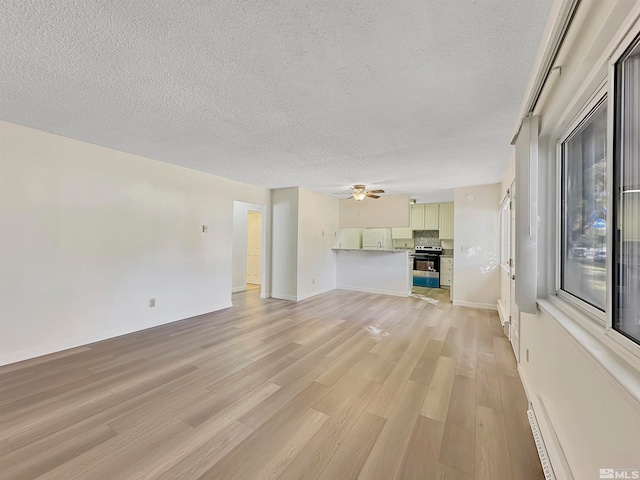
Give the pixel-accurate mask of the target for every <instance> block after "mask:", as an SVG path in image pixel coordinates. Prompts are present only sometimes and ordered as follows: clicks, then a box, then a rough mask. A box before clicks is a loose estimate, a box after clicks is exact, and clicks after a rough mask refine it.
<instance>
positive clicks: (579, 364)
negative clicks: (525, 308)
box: [520, 312, 640, 480]
mask: <svg viewBox="0 0 640 480" xmlns="http://www.w3.org/2000/svg"><path fill="white" fill-rule="evenodd" d="M520 323H521V330H520V338H521V343H520V352H521V361H522V363H521V365H520V367H521V372H522V374H523V376H524V379H525V381H526V385H525V386H526V388H527V391H528V392H527V393H528V395H529V396H530V397H532V400H533V402H534V408H535V409H536V412H537V416H538V417H540V415H541V410H542V408H544V410H546V412H547V414H548V416H549V420H550V421H551V424H552V425H553V430H554V433H555V435H557V438H558V441H559V443H560V448H561V449H562V452H563V453H564V455H565V457H566V460H567V462H568V464H569V467H570V470H571V472H572V474H573V478H574V479H576V480H578V479H583V478H585V479H587V478H598V471H599V469H600V468H618V469H623V468H635V469H640V453H639V452H640V409H639V408H638V405H635V406H634V405H633V403H632V402H629V399H628V396H625V395H623V394H621V393H620V391H619V390H617V389H616V388H614V386H613V385H612V379H611V377H610V376H609V375H606V374H604V373H603V372H602V371H601V370H600V369H599V368H597V367H596V366H595V364H594V362H593V358H591V359H590V358H589V354H588V353H587V352H586V351H585V350H584V349H583V348H581V347H580V346H578V344H577V343H576V342H575V341H573V340H572V338H571V336H570V335H569V334H568V333H566V331H564V329H563V328H562V327H561V326H560V325H559V324H558V322H556V321H555V320H554V319H553V318H552V317H551V316H549V315H547V314H546V313H543V312H540V313H539V314H538V315H528V314H522V317H521V321H520ZM527 350H529V355H528V357H529V359H528V360H527V354H526V352H527ZM545 441H546V440H545ZM559 478H562V477H559Z"/></svg>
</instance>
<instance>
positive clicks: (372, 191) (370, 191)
mask: <svg viewBox="0 0 640 480" xmlns="http://www.w3.org/2000/svg"><path fill="white" fill-rule="evenodd" d="M367 193H384V190H369V191H368V192H367Z"/></svg>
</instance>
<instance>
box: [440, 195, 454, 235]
mask: <svg viewBox="0 0 640 480" xmlns="http://www.w3.org/2000/svg"><path fill="white" fill-rule="evenodd" d="M440 238H441V239H443V238H445V239H452V238H453V203H441V204H440Z"/></svg>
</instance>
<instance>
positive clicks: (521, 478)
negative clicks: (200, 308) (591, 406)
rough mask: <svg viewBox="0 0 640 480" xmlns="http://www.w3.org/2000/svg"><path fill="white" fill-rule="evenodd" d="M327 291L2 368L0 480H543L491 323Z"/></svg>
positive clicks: (440, 309) (242, 304)
mask: <svg viewBox="0 0 640 480" xmlns="http://www.w3.org/2000/svg"><path fill="white" fill-rule="evenodd" d="M422 293H425V294H426V295H428V296H429V297H431V298H433V299H437V300H438V301H439V303H437V304H434V303H432V302H429V301H425V300H422V299H417V298H400V297H391V296H384V295H374V294H367V293H359V292H349V291H333V292H330V293H327V294H324V295H319V296H316V297H313V298H311V299H308V300H305V301H302V302H298V303H293V302H286V301H281V300H275V299H267V300H264V299H260V298H259V290H257V289H255V288H251V289H249V290H248V291H247V292H242V293H237V294H234V296H233V303H234V307H233V308H230V309H227V310H224V311H221V312H216V313H213V314H209V315H203V316H200V317H196V318H193V319H189V320H184V321H181V322H176V323H173V324H170V325H165V326H161V327H157V328H153V329H150V330H146V331H143V332H138V333H133V334H130V335H126V336H122V337H119V338H115V339H111V340H106V341H104V342H99V343H95V344H92V345H88V346H85V347H80V348H76V349H73V350H69V351H66V352H61V353H58V354H53V355H49V356H46V357H41V358H37V359H33V360H29V361H25V362H21V363H18V364H13V365H8V366H5V367H1V368H0V477H1V478H2V479H34V478H42V479H65V480H71V479H91V480H96V479H108V480H115V479H200V478H202V479H214V478H215V479H261V480H262V479H277V478H281V479H294V478H295V479H315V478H320V479H323V480H337V479H352V478H360V479H380V480H392V479H421V480H429V479H438V480H457V479H460V480H463V479H464V480H470V479H478V480H484V479H486V480H514V479H515V480H529V479H536V480H539V479H543V478H544V476H543V474H542V469H541V467H540V462H539V460H538V457H537V453H536V449H535V445H534V443H533V439H532V435H531V432H530V430H529V426H528V422H527V417H526V409H527V402H526V398H525V395H524V392H523V389H522V385H521V383H520V379H519V378H518V376H517V371H516V368H515V360H514V357H513V355H512V352H511V349H510V348H509V343H508V340H507V339H506V338H505V337H504V335H503V334H502V331H501V328H500V324H499V321H498V318H497V315H496V314H495V313H493V312H488V311H483V310H474V309H468V308H460V307H454V306H452V305H451V304H450V303H449V301H448V294H449V292H448V290H431V289H424V290H423V291H422Z"/></svg>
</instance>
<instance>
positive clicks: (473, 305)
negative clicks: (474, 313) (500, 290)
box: [453, 300, 498, 312]
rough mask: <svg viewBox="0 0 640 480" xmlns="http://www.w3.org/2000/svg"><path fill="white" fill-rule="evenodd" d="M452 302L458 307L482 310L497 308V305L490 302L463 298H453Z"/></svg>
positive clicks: (494, 309)
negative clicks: (478, 301)
mask: <svg viewBox="0 0 640 480" xmlns="http://www.w3.org/2000/svg"><path fill="white" fill-rule="evenodd" d="M453 304H454V305H456V306H458V307H470V308H481V309H482V310H493V311H494V312H495V311H496V310H498V307H497V306H496V305H494V304H491V303H476V302H465V301H463V300H454V301H453Z"/></svg>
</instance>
